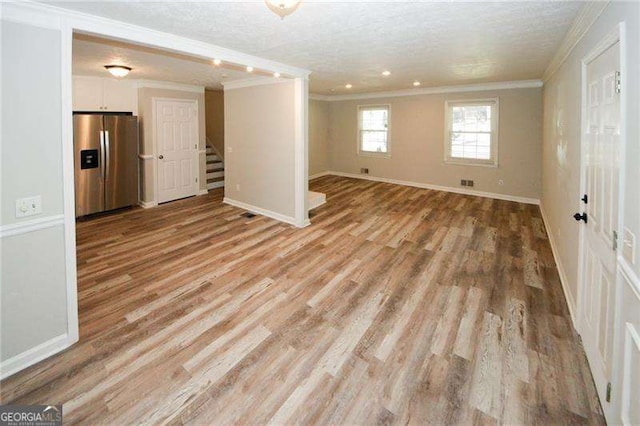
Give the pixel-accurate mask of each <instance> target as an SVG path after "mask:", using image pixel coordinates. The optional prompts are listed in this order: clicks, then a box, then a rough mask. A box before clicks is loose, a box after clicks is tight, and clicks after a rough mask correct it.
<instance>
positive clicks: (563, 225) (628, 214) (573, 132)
mask: <svg viewBox="0 0 640 426" xmlns="http://www.w3.org/2000/svg"><path fill="white" fill-rule="evenodd" d="M621 22H623V23H624V24H625V30H626V48H624V50H622V51H621V62H623V63H626V75H625V76H624V79H625V80H626V81H625V80H623V81H625V83H626V84H624V85H623V87H622V94H621V102H622V103H623V104H622V106H623V109H626V119H627V121H626V125H624V128H623V129H624V133H626V143H625V148H624V149H625V151H626V152H625V155H624V156H623V157H622V161H623V162H624V166H625V167H624V168H625V174H626V176H625V178H624V185H625V191H624V193H623V196H624V202H625V209H624V213H623V222H624V223H623V226H624V227H627V228H628V229H630V230H631V231H632V232H633V233H634V234H635V235H636V238H637V239H640V185H639V184H640V167H639V162H640V124H639V123H640V3H637V2H611V3H609V4H608V5H607V6H606V8H605V9H604V11H603V12H602V13H601V14H600V15H599V17H598V18H597V19H596V21H595V22H594V24H593V25H592V26H591V28H590V29H589V30H588V31H587V33H586V34H585V35H584V37H583V38H582V39H581V40H580V41H579V42H578V43H577V44H576V45H575V48H574V49H573V51H572V52H571V53H570V54H569V55H568V56H567V58H566V60H565V61H564V63H563V64H562V66H561V67H560V68H559V69H558V70H557V71H556V72H555V73H554V74H552V75H551V77H550V78H548V80H547V81H545V85H544V91H543V109H544V119H543V155H542V209H543V213H544V218H545V223H546V225H547V229H548V231H549V234H550V238H551V240H552V242H553V245H554V248H555V250H554V251H555V254H556V262H557V264H558V269H559V271H560V274H561V277H562V283H563V285H564V287H565V292H566V293H567V296H568V297H567V298H568V302H569V305H570V307H571V308H572V310H573V312H574V313H575V315H579V312H577V309H576V308H577V306H578V305H579V304H578V297H579V292H578V286H579V282H578V267H579V233H580V228H581V225H580V224H578V223H576V222H575V220H574V219H573V217H572V215H573V214H574V213H575V212H578V211H583V210H584V204H583V203H582V202H581V201H580V200H579V199H580V197H581V196H582V193H581V192H580V177H581V170H580V157H581V152H580V151H581V98H582V94H581V86H582V72H581V68H582V64H581V62H582V59H583V58H584V57H585V56H586V55H587V54H588V53H589V52H590V51H591V50H592V49H594V48H595V47H596V46H597V45H598V44H599V42H600V41H601V40H602V39H603V38H604V37H605V36H606V35H608V34H610V33H611V32H612V31H613V30H614V29H615V27H616V26H618V25H619V24H620V23H621ZM637 241H638V240H637ZM620 243H622V241H621V242H620ZM638 243H640V241H638V242H637V244H638ZM638 251H640V250H637V251H636V254H635V258H634V259H631V260H625V259H624V258H623V257H622V256H621V255H620V251H619V252H618V279H617V281H616V295H617V296H616V297H617V298H616V301H615V307H614V310H615V316H616V319H615V324H614V332H613V333H614V338H613V339H614V340H613V341H614V360H613V366H614V371H613V373H612V374H613V377H611V378H609V379H610V380H611V382H612V396H611V402H606V401H604V400H603V401H601V403H602V407H603V409H604V411H605V413H606V415H607V420H608V421H609V422H610V423H613V424H621V423H622V422H623V414H622V412H623V404H622V401H623V400H625V399H626V400H627V401H629V402H630V404H631V406H634V405H635V406H636V407H637V401H638V392H639V391H640V388H639V386H638V383H637V374H636V376H635V377H633V376H632V374H633V373H632V371H633V369H635V371H636V372H637V371H638V365H639V361H640V352H639V351H638V349H637V347H636V344H635V343H634V342H633V341H632V340H631V339H630V333H628V332H627V330H628V329H629V330H635V332H636V333H638V332H640V280H639V278H638V276H640V258H639V257H638V256H640V253H638ZM576 321H578V324H577V326H578V327H579V325H580V324H579V318H576ZM579 331H581V332H584V331H582V330H579ZM583 338H585V336H583ZM627 350H628V354H629V356H630V358H629V361H630V362H631V365H630V366H629V367H626V365H625V360H624V355H625V351H627ZM625 377H627V378H631V380H632V381H631V384H630V386H629V387H628V388H626V389H625V388H624V387H623V385H622V383H623V378H625ZM599 391H600V392H601V395H602V393H604V392H605V390H604V389H599ZM635 413H636V414H635V415H636V417H635V418H629V419H627V421H628V423H629V424H635V423H637V421H638V417H637V415H638V414H637V413H638V411H637V409H636V410H635Z"/></svg>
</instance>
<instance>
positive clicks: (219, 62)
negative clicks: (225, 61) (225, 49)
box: [213, 59, 222, 65]
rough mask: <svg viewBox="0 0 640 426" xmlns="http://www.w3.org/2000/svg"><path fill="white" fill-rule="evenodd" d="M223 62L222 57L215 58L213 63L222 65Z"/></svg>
mask: <svg viewBox="0 0 640 426" xmlns="http://www.w3.org/2000/svg"><path fill="white" fill-rule="evenodd" d="M221 63H222V61H221V60H220V59H214V60H213V65H220V64H221Z"/></svg>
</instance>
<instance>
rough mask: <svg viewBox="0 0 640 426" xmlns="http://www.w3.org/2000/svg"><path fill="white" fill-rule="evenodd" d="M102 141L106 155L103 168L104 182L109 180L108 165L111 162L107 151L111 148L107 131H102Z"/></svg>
mask: <svg viewBox="0 0 640 426" xmlns="http://www.w3.org/2000/svg"><path fill="white" fill-rule="evenodd" d="M104 141H105V145H106V150H105V151H106V155H105V163H104V165H105V167H104V180H109V163H110V161H111V159H110V158H109V157H110V155H109V151H110V150H111V146H110V144H109V131H108V130H105V131H104Z"/></svg>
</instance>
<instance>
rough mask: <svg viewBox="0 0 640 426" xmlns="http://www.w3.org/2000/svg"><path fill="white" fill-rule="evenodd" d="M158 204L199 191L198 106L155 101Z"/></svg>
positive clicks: (184, 102) (161, 100)
mask: <svg viewBox="0 0 640 426" xmlns="http://www.w3.org/2000/svg"><path fill="white" fill-rule="evenodd" d="M154 116H155V140H156V152H157V153H158V158H157V164H158V180H157V182H158V202H159V203H164V202H167V201H172V200H177V199H179V198H185V197H190V196H192V195H196V193H197V191H198V104H197V102H196V101H184V100H173V99H154Z"/></svg>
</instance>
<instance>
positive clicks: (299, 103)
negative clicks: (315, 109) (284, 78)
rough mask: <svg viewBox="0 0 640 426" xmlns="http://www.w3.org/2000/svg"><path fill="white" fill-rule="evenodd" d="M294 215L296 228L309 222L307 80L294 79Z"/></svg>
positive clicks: (302, 226)
mask: <svg viewBox="0 0 640 426" xmlns="http://www.w3.org/2000/svg"><path fill="white" fill-rule="evenodd" d="M293 103H294V122H293V127H294V141H293V167H294V174H293V179H294V194H293V197H294V215H295V220H296V223H295V225H296V226H297V227H298V228H304V227H305V226H308V225H309V224H310V222H309V206H308V205H307V204H308V202H307V192H308V191H309V80H308V79H307V78H296V79H295V80H294V99H293Z"/></svg>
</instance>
